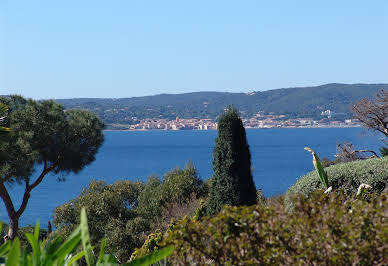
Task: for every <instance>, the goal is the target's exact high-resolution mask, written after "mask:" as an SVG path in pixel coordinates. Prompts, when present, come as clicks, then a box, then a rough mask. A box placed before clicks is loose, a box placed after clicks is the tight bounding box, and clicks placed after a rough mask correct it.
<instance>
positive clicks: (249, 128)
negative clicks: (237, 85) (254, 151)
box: [104, 125, 361, 132]
mask: <svg viewBox="0 0 388 266" xmlns="http://www.w3.org/2000/svg"><path fill="white" fill-rule="evenodd" d="M290 128H292V129H302V128H303V129H304V128H317V129H318V128H361V126H360V125H354V126H319V127H303V126H301V127H248V128H245V130H251V129H260V130H267V129H290ZM104 131H129V132H131V131H134V132H138V131H217V129H208V130H201V129H183V130H182V129H178V130H170V129H169V130H165V129H104Z"/></svg>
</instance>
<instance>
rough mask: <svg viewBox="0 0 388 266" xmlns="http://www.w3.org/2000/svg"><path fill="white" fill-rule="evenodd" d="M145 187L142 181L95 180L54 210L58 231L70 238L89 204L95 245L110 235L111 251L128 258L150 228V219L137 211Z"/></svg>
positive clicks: (109, 247)
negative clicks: (81, 213)
mask: <svg viewBox="0 0 388 266" xmlns="http://www.w3.org/2000/svg"><path fill="white" fill-rule="evenodd" d="M142 188H143V184H141V183H140V182H131V181H117V182H115V183H113V184H111V185H108V184H106V183H105V182H103V181H91V182H90V184H89V186H88V188H86V189H84V190H83V191H82V192H81V195H80V196H78V197H77V198H76V199H73V200H71V201H69V202H68V203H65V204H64V205H62V206H59V207H57V208H56V209H55V210H54V220H53V222H54V225H55V226H56V227H57V228H58V229H57V232H56V234H59V235H62V236H64V237H67V236H68V235H69V234H70V232H71V231H72V230H74V228H75V227H76V226H77V225H78V224H79V223H80V220H79V217H80V216H79V213H80V211H81V209H82V208H83V207H85V209H86V213H87V216H88V217H89V232H90V241H91V242H92V243H93V245H96V246H99V245H101V241H102V240H103V239H104V238H105V237H106V249H107V251H108V252H110V253H112V254H114V255H115V256H116V258H117V259H118V260H119V261H120V262H125V261H127V260H128V259H129V256H130V254H131V253H132V250H133V248H134V247H137V246H139V245H141V243H142V242H143V239H142V237H141V234H142V232H143V231H146V230H147V228H148V223H147V221H145V220H144V219H141V217H138V216H137V214H136V211H135V208H136V206H137V205H138V196H139V193H140V191H141V190H142Z"/></svg>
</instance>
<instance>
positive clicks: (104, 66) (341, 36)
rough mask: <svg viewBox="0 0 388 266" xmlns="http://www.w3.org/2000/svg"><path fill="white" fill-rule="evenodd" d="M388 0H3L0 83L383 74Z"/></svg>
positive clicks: (187, 85) (263, 82) (162, 83)
mask: <svg viewBox="0 0 388 266" xmlns="http://www.w3.org/2000/svg"><path fill="white" fill-rule="evenodd" d="M387 14H388V1H385V0H380V1H378V0H376V1H374V0H373V1H365V0H362V1H357V0H343V1H338V0H333V1H329V0H325V1H323V0H322V1H311V0H306V1H304V0H295V1H291V0H284V1H277V0H268V1H259V0H257V1H244V0H241V1H228V0H222V1H216V0H212V1H209V0H207V1H199V0H195V1H194V0H193V1H182V0H179V1H168V0H165V1H160V0H159V1H146V0H143V1H135V0H127V1H116V0H112V1H97V0H93V1H86V0H83V1H69V0H68V1H38V0H37V1H11V0H5V1H1V2H0V95H1V94H9V93H17V94H22V95H24V96H27V97H32V98H35V99H42V98H73V97H109V98H113V97H114V98H117V97H132V96H143V95H153V94H159V93H182V92H189V91H209V90H211V91H231V92H232V91H236V92H248V91H252V90H267V89H274V88H281V87H295V86H309V85H320V84H324V83H331V82H343V83H387V82H388V15H387Z"/></svg>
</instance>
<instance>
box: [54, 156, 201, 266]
mask: <svg viewBox="0 0 388 266" xmlns="http://www.w3.org/2000/svg"><path fill="white" fill-rule="evenodd" d="M206 194H207V188H206V186H205V185H204V184H203V182H202V181H201V179H199V177H198V176H197V172H196V169H195V168H194V166H193V165H192V164H191V163H188V165H187V166H186V167H185V168H184V169H179V168H177V169H174V170H172V171H170V172H169V173H167V174H166V175H164V177H163V179H162V180H160V179H159V178H158V177H156V176H153V177H150V178H149V180H148V181H147V183H146V184H143V183H141V182H131V181H117V182H115V183H113V184H109V185H108V184H106V183H105V182H103V181H92V182H91V183H90V184H89V186H88V188H86V189H84V190H83V191H82V193H81V195H79V196H78V197H77V198H75V199H73V200H71V201H69V202H67V203H65V204H64V205H62V206H59V207H57V208H56V209H55V210H54V225H55V226H56V227H57V228H58V229H57V230H56V232H55V234H57V235H61V236H63V237H64V238H66V237H68V236H69V235H70V233H71V232H72V231H73V230H74V228H76V226H77V225H78V224H79V219H80V218H79V217H80V216H79V213H80V211H81V209H82V208H83V207H85V209H86V213H87V215H88V217H90V218H89V231H90V237H91V241H92V243H93V245H96V246H100V243H101V241H102V239H103V238H106V244H107V246H106V248H107V251H108V252H110V253H112V254H114V255H115V257H116V258H117V259H118V261H119V262H125V261H127V260H128V259H129V258H130V256H131V254H132V252H133V251H134V249H135V248H137V247H140V246H141V245H142V244H143V242H144V240H145V238H146V236H147V235H148V234H149V233H150V232H151V231H153V230H156V229H162V230H163V231H164V230H165V228H166V225H167V224H168V222H169V220H170V219H171V218H181V217H182V216H184V215H193V214H194V213H195V210H196V208H197V207H198V206H199V198H198V197H200V196H204V195H206Z"/></svg>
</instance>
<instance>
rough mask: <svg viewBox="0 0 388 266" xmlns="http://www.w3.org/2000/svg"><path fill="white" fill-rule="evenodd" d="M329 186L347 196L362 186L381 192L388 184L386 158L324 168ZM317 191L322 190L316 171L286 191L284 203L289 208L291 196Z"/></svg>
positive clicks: (303, 177)
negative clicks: (368, 186) (341, 190)
mask: <svg viewBox="0 0 388 266" xmlns="http://www.w3.org/2000/svg"><path fill="white" fill-rule="evenodd" d="M326 172H327V176H328V178H329V182H330V185H331V186H332V187H333V189H334V190H335V189H339V188H341V189H343V190H344V192H345V193H346V194H347V195H349V196H350V195H355V194H356V193H357V189H358V187H359V186H360V185H361V184H362V183H365V184H368V185H371V186H372V189H371V190H372V191H374V192H377V193H381V192H383V191H384V190H385V189H386V187H387V183H388V158H387V157H385V158H374V159H368V160H360V161H353V162H349V163H342V164H336V165H333V166H329V167H327V168H326ZM317 189H326V188H324V186H323V184H322V182H321V180H320V178H319V176H318V174H317V172H316V171H312V172H310V173H308V174H307V175H305V176H302V177H301V178H299V179H298V181H297V182H296V183H295V184H294V185H293V186H292V187H290V188H289V189H288V191H287V193H286V198H285V201H286V203H287V205H288V206H291V198H292V195H294V194H296V193H301V194H303V195H306V196H307V195H309V194H310V193H311V192H313V191H315V190H317Z"/></svg>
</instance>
